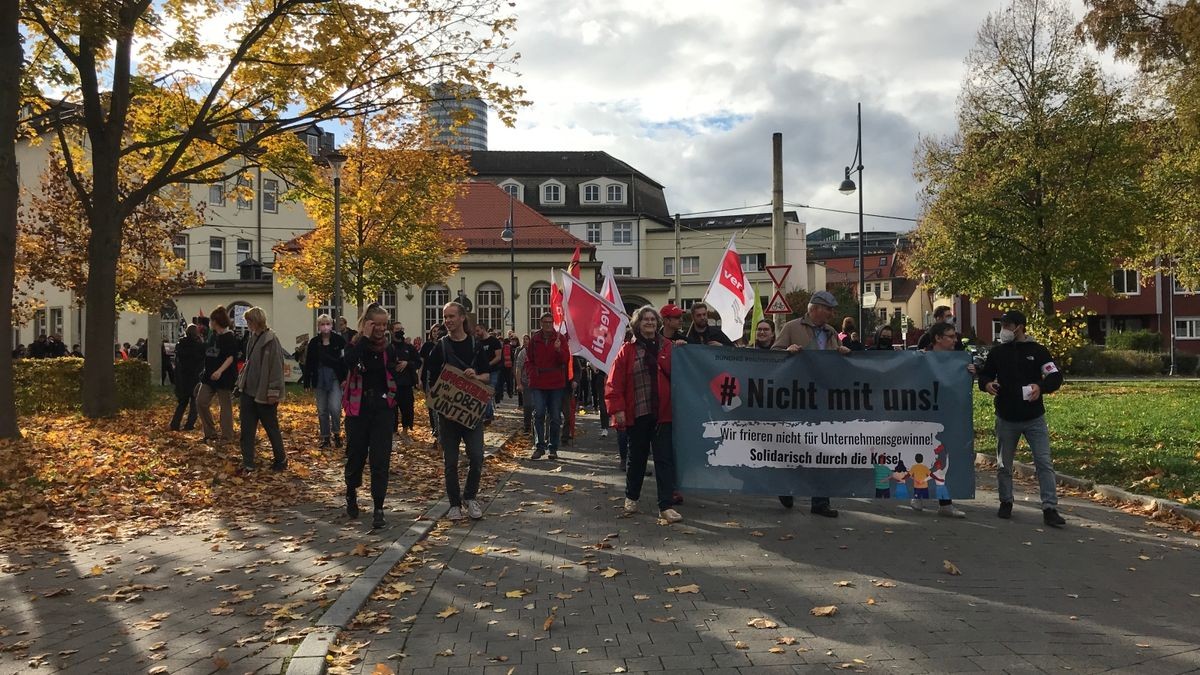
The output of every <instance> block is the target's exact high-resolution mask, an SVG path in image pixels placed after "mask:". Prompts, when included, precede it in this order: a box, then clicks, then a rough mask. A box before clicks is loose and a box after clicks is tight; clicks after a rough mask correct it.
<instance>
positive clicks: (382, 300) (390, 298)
mask: <svg viewBox="0 0 1200 675" xmlns="http://www.w3.org/2000/svg"><path fill="white" fill-rule="evenodd" d="M379 306H380V307H383V308H384V309H386V310H387V313H388V316H390V317H392V321H395V320H396V289H394V288H393V289H391V290H384V291H382V292H380V294H379ZM390 329H391V327H390V326H389V330H390Z"/></svg>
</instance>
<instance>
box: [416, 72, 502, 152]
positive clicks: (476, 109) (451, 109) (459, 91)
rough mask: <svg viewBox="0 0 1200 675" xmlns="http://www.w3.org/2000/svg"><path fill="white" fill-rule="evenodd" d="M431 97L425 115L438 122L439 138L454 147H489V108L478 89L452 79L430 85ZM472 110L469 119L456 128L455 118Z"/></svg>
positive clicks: (470, 148)
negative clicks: (456, 82)
mask: <svg viewBox="0 0 1200 675" xmlns="http://www.w3.org/2000/svg"><path fill="white" fill-rule="evenodd" d="M429 92H430V94H431V97H432V100H431V101H430V102H429V103H428V104H427V105H426V108H425V110H426V114H427V115H429V116H430V117H432V118H433V121H434V122H435V123H436V125H437V131H436V137H435V138H436V140H437V142H439V143H443V144H445V145H448V146H450V147H451V148H454V149H455V150H487V118H488V108H487V104H486V103H484V102H483V99H481V98H479V96H478V91H477V90H476V89H475V88H474V87H471V86H463V85H458V84H455V83H453V82H438V83H436V84H434V85H433V86H432V87H430V88H429ZM464 110H465V111H469V112H470V113H471V115H472V118H471V120H470V121H468V122H465V123H463V124H462V125H461V126H459V127H458V129H457V130H454V128H453V127H454V122H455V118H456V117H457V116H459V115H461V114H462V111H464Z"/></svg>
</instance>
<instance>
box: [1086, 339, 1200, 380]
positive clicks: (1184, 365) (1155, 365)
mask: <svg viewBox="0 0 1200 675" xmlns="http://www.w3.org/2000/svg"><path fill="white" fill-rule="evenodd" d="M1198 362H1200V356H1197V355H1196V354H1187V353H1182V352H1178V351H1177V352H1175V367H1176V371H1177V374H1179V375H1185V376H1190V375H1194V374H1196V367H1197V364H1198ZM1170 367H1171V355H1170V354H1161V353H1153V352H1144V351H1136V350H1132V349H1112V348H1111V347H1103V346H1100V345H1085V346H1083V347H1080V348H1079V349H1076V350H1075V351H1073V352H1071V365H1070V367H1069V368H1067V371H1068V373H1070V374H1071V375H1165V374H1166V373H1167V372H1168V370H1170Z"/></svg>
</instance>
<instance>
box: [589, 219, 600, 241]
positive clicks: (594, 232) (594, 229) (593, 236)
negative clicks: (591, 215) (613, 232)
mask: <svg viewBox="0 0 1200 675" xmlns="http://www.w3.org/2000/svg"><path fill="white" fill-rule="evenodd" d="M601 231H602V230H601V227H600V223H588V224H587V243H589V244H599V243H600V237H601Z"/></svg>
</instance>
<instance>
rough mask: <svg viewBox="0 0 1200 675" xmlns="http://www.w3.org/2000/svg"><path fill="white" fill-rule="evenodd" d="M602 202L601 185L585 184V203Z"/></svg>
mask: <svg viewBox="0 0 1200 675" xmlns="http://www.w3.org/2000/svg"><path fill="white" fill-rule="evenodd" d="M599 202H600V186H599V185H584V186H583V203H585V204H598V203H599Z"/></svg>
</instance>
